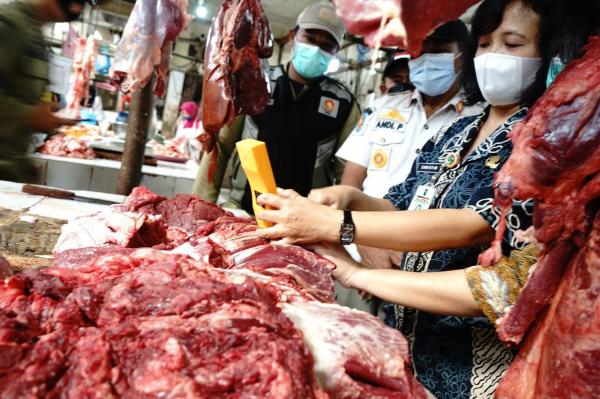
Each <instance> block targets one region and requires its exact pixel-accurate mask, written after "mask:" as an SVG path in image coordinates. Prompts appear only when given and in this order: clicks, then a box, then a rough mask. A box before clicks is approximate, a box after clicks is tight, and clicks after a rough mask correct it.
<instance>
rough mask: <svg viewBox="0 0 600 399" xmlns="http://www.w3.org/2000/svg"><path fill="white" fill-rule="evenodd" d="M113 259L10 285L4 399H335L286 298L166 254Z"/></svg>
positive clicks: (3, 343) (1, 383) (4, 315)
mask: <svg viewBox="0 0 600 399" xmlns="http://www.w3.org/2000/svg"><path fill="white" fill-rule="evenodd" d="M109 258H110V260H109V261H107V260H103V258H100V259H99V261H100V262H103V263H102V264H101V265H96V267H94V266H92V267H89V268H87V269H80V270H77V271H75V270H69V269H61V268H56V267H55V268H50V269H47V270H46V271H42V272H35V273H28V274H20V275H17V276H15V277H12V278H10V279H8V280H6V281H5V282H3V283H0V331H1V332H2V334H0V359H1V360H0V396H1V397H3V398H9V397H10V398H21V397H22V398H25V397H27V398H47V397H90V398H109V397H130V398H131V397H145V398H164V397H173V398H175V397H186V398H196V397H272V398H281V399H284V398H285V399H287V398H299V399H303V398H314V397H325V394H324V392H323V391H321V389H320V388H319V387H318V385H317V384H316V381H315V378H314V375H313V373H312V372H311V370H312V365H313V361H312V356H311V354H310V352H309V351H308V349H307V348H306V346H305V345H304V343H303V340H302V334H301V333H300V332H299V331H298V330H297V329H296V328H294V325H293V324H292V323H291V322H290V321H289V319H287V318H286V317H285V316H284V315H283V314H282V312H281V310H280V308H279V307H278V295H279V294H278V292H277V290H276V289H274V288H271V287H269V286H267V285H265V284H263V283H261V282H257V281H253V280H250V279H246V280H244V281H237V282H232V281H231V279H230V278H229V277H227V275H226V274H224V273H223V272H220V271H218V270H216V269H210V268H205V267H202V266H201V265H199V264H192V263H190V262H188V261H187V260H186V258H183V257H176V256H173V255H165V254H161V253H160V252H158V251H155V250H139V251H137V252H134V253H132V254H131V255H129V256H126V255H122V256H116V257H109ZM109 263H110V265H108V264H109ZM107 270H110V271H111V272H110V273H107V272H106V271H107ZM237 279H238V280H239V277H238V278H237Z"/></svg>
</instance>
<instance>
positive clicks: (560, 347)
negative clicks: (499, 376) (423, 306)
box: [483, 37, 600, 399]
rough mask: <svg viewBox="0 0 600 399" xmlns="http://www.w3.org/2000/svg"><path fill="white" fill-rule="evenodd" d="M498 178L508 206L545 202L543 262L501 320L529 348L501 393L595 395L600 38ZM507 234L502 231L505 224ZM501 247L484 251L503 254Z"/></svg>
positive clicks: (599, 380) (528, 126) (598, 384)
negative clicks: (517, 202) (514, 202)
mask: <svg viewBox="0 0 600 399" xmlns="http://www.w3.org/2000/svg"><path fill="white" fill-rule="evenodd" d="M511 138H512V140H513V142H514V151H513V153H512V155H511V157H510V159H509V160H508V161H507V162H506V164H505V165H504V167H503V168H502V170H501V171H500V173H499V175H498V176H497V178H496V183H497V190H496V197H497V198H498V202H499V204H500V205H501V206H503V207H504V208H505V209H508V208H509V207H510V206H511V204H512V199H513V198H516V199H521V200H523V199H527V198H535V200H536V208H535V211H534V226H535V237H536V239H537V241H539V243H540V247H541V248H540V249H541V253H540V255H539V259H538V263H537V265H536V267H535V270H534V271H533V273H532V275H531V276H530V278H529V280H528V282H527V285H526V286H525V287H524V288H523V290H522V291H521V293H520V295H519V297H518V298H517V302H516V303H515V305H514V306H513V307H512V308H511V309H510V311H509V312H508V313H507V314H506V315H505V316H504V317H503V318H502V319H501V320H500V324H499V327H498V333H499V336H500V338H501V339H503V340H504V341H506V342H509V343H512V344H521V345H522V348H521V350H520V351H519V354H518V356H517V358H516V359H515V361H514V363H513V364H512V366H511V367H510V369H509V370H508V373H507V375H506V377H505V378H504V380H503V381H502V382H501V385H500V386H499V388H498V390H497V394H496V395H497V397H500V398H515V399H516V398H518V399H529V398H531V399H533V398H566V397H572V398H591V397H597V396H598V392H600V368H598V365H599V364H600V38H599V37H596V38H592V39H591V42H590V43H589V45H588V48H587V52H586V54H585V55H584V56H583V57H582V58H581V59H579V60H577V61H575V62H573V63H572V64H570V65H569V66H568V67H567V69H565V71H563V72H562V73H561V74H560V75H559V76H558V77H557V79H556V80H555V82H554V83H553V84H552V86H550V88H549V89H548V91H547V93H546V94H545V95H544V96H543V97H542V98H541V99H540V100H539V101H538V102H537V103H536V105H535V106H534V108H532V110H531V111H530V113H529V116H528V118H527V120H526V121H525V122H524V124H522V125H520V126H519V127H517V128H516V129H515V130H514V131H513V133H512V134H511ZM498 231H499V234H500V236H499V237H498V239H500V238H501V234H502V229H499V230H498ZM497 250H498V246H495V247H493V248H492V250H491V251H492V252H491V253H487V254H486V256H484V257H483V259H485V260H491V261H493V260H495V259H496V258H497V257H498V254H497V253H494V251H497Z"/></svg>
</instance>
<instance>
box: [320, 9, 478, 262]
mask: <svg viewBox="0 0 600 399" xmlns="http://www.w3.org/2000/svg"><path fill="white" fill-rule="evenodd" d="M469 43H470V37H469V32H468V30H467V27H466V26H465V24H464V23H463V22H462V21H460V20H454V21H449V22H447V23H445V24H443V25H441V26H440V27H438V28H437V29H436V30H435V31H434V32H433V33H432V34H431V35H429V36H428V37H427V39H425V41H424V43H423V48H422V50H421V55H420V56H419V57H418V58H416V59H414V60H411V61H408V60H407V59H406V58H403V59H399V60H395V61H393V62H392V63H390V64H388V66H387V67H386V71H387V70H389V69H390V68H391V69H392V73H390V75H389V77H385V78H384V83H385V84H386V85H387V84H389V83H388V82H394V83H396V86H395V87H393V88H392V89H391V93H390V94H389V95H387V96H384V97H382V98H380V99H378V100H377V101H376V102H375V104H374V105H373V112H372V113H371V114H370V115H369V116H368V117H367V118H365V119H364V120H363V121H362V124H361V123H359V125H358V126H357V127H356V129H355V130H354V131H353V132H352V134H351V135H350V137H349V138H348V140H346V142H345V143H344V145H342V147H341V148H340V149H339V150H338V152H337V153H336V156H337V157H339V158H340V159H342V160H344V161H346V166H345V168H344V173H343V175H342V180H341V184H344V185H349V186H353V187H356V188H358V189H359V190H362V191H363V192H364V193H365V194H367V195H369V196H372V197H378V198H381V197H383V196H384V195H385V194H386V193H387V192H388V190H389V188H390V187H392V186H394V185H395V184H398V183H401V182H403V181H404V180H405V179H406V177H407V176H408V173H409V172H410V168H411V166H412V164H413V162H414V161H415V159H416V158H417V157H418V156H419V153H420V152H421V149H422V148H423V146H424V145H425V144H426V143H427V142H428V141H429V139H431V137H432V136H433V135H434V134H436V133H437V132H438V131H440V129H442V128H443V127H444V126H448V125H449V124H451V123H453V122H454V121H456V120H457V119H458V118H461V117H465V116H472V115H477V114H479V113H480V112H481V111H482V110H483V106H482V104H481V103H480V102H475V103H469V102H468V101H466V98H465V92H464V91H463V90H462V77H461V76H462V70H463V63H464V60H463V57H462V55H463V54H464V52H465V50H466V49H467V48H468V46H469ZM402 60H406V61H402ZM404 62H405V63H407V65H408V67H409V68H410V70H409V71H406V70H403V69H402V68H397V67H396V65H398V66H401V65H402V63H404ZM406 72H409V77H410V84H411V85H414V87H415V90H414V91H412V92H411V91H408V89H409V88H410V86H407V79H406V76H405V74H406ZM385 73H386V72H385V71H384V74H385ZM309 198H311V197H310V196H309ZM358 254H359V255H360V257H356V256H355V259H357V260H358V259H362V261H363V264H364V265H370V266H371V267H377V268H381V267H384V268H390V267H393V266H394V265H398V264H399V262H400V260H401V254H400V253H398V252H395V251H389V250H384V249H375V248H369V247H364V246H359V247H358Z"/></svg>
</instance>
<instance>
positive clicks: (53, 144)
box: [40, 134, 96, 159]
mask: <svg viewBox="0 0 600 399" xmlns="http://www.w3.org/2000/svg"><path fill="white" fill-rule="evenodd" d="M40 153H42V154H47V155H53V156H55V157H67V158H81V159H94V158H96V153H95V152H94V150H92V149H91V148H90V146H89V145H88V144H87V143H86V142H85V141H83V140H81V139H78V138H75V137H69V136H65V135H63V134H57V135H54V136H52V137H51V138H50V139H48V140H46V142H45V143H44V144H43V145H42V146H41V147H40Z"/></svg>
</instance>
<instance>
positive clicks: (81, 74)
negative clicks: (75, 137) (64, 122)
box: [67, 36, 98, 118]
mask: <svg viewBox="0 0 600 399" xmlns="http://www.w3.org/2000/svg"><path fill="white" fill-rule="evenodd" d="M97 54H98V45H97V43H96V40H95V39H94V37H93V36H89V37H88V38H87V39H85V38H83V37H79V38H78V39H77V42H76V44H75V53H74V56H73V74H72V75H71V82H70V85H69V93H68V94H67V113H68V114H69V116H71V117H72V118H79V110H80V108H81V100H84V99H86V98H87V95H88V87H89V85H90V79H91V78H92V75H93V74H94V70H95V67H96V55H97Z"/></svg>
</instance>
